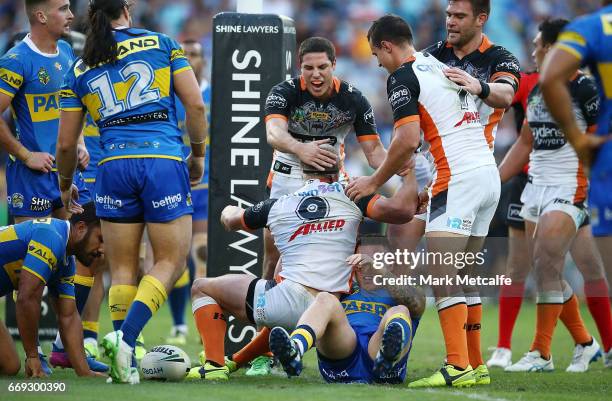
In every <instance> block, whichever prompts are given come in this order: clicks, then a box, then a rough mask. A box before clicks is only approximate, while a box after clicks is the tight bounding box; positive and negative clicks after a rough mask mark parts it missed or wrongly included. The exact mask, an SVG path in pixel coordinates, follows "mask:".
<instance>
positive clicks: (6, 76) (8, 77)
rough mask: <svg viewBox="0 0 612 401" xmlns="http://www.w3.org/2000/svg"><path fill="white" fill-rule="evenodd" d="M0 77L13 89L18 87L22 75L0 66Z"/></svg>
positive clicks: (21, 80)
mask: <svg viewBox="0 0 612 401" xmlns="http://www.w3.org/2000/svg"><path fill="white" fill-rule="evenodd" d="M0 79H1V80H3V81H4V82H6V83H7V84H9V85H11V86H12V87H13V88H15V89H19V87H21V84H22V83H23V77H22V76H21V75H19V74H17V73H15V72H13V71H10V70H7V69H6V68H0Z"/></svg>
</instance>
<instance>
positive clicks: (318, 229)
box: [288, 219, 346, 242]
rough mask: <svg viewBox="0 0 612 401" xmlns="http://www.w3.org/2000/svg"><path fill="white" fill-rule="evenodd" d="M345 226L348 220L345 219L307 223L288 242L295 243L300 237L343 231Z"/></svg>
mask: <svg viewBox="0 0 612 401" xmlns="http://www.w3.org/2000/svg"><path fill="white" fill-rule="evenodd" d="M345 224H346V220H344V219H333V220H325V221H320V222H317V223H305V224H302V225H301V226H299V227H298V229H297V230H295V232H294V233H293V234H291V237H290V238H289V241H288V242H291V241H293V240H294V239H296V238H297V237H298V236H307V235H310V234H317V233H331V232H337V231H343V230H344V225H345Z"/></svg>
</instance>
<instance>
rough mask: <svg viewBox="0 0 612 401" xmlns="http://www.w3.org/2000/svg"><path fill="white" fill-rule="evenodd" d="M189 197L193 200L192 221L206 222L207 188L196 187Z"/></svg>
mask: <svg viewBox="0 0 612 401" xmlns="http://www.w3.org/2000/svg"><path fill="white" fill-rule="evenodd" d="M200 185H202V184H200ZM191 195H192V198H193V220H194V221H197V220H208V188H206V189H198V188H197V187H196V188H194V189H193V191H192V192H191Z"/></svg>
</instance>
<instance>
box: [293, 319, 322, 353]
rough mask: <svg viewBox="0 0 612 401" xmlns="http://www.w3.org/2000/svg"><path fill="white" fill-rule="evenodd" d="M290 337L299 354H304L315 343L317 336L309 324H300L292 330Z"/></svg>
mask: <svg viewBox="0 0 612 401" xmlns="http://www.w3.org/2000/svg"><path fill="white" fill-rule="evenodd" d="M291 339H292V340H293V341H295V343H296V344H297V346H298V349H299V351H300V355H304V354H305V353H306V352H307V351H308V350H309V349H310V348H312V346H313V345H314V344H315V342H316V340H317V336H316V334H315V332H314V330H313V329H312V328H311V327H310V326H309V325H307V324H301V325H299V326H298V327H296V328H295V330H293V333H291Z"/></svg>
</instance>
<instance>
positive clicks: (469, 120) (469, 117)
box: [455, 111, 480, 128]
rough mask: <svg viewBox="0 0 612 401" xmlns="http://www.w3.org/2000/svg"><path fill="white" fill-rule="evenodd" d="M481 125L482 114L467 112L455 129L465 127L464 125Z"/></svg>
mask: <svg viewBox="0 0 612 401" xmlns="http://www.w3.org/2000/svg"><path fill="white" fill-rule="evenodd" d="M474 123H476V124H480V113H479V112H477V111H466V112H465V113H463V118H462V119H461V121H459V122H458V123H457V124H455V128H457V127H459V126H461V125H463V124H474Z"/></svg>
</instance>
